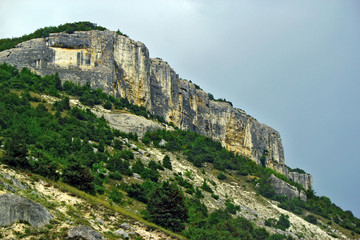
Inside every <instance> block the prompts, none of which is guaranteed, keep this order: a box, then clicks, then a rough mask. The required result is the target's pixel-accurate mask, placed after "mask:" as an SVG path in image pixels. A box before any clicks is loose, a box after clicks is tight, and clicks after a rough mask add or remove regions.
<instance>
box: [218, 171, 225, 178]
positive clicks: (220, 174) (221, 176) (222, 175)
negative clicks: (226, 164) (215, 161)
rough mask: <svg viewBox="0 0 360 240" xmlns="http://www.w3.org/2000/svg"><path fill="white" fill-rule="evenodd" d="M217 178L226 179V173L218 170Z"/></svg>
mask: <svg viewBox="0 0 360 240" xmlns="http://www.w3.org/2000/svg"><path fill="white" fill-rule="evenodd" d="M217 178H218V179H219V180H225V179H226V175H225V174H224V173H223V172H219V174H218V175H217Z"/></svg>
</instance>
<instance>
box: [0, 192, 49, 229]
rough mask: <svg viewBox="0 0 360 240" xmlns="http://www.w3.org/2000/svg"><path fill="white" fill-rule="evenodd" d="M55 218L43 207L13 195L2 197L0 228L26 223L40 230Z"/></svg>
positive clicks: (0, 196)
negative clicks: (16, 223)
mask: <svg viewBox="0 0 360 240" xmlns="http://www.w3.org/2000/svg"><path fill="white" fill-rule="evenodd" d="M53 218H54V217H53V216H52V215H51V214H50V212H49V211H48V210H47V209H46V208H45V207H44V206H42V205H40V204H38V203H35V202H33V201H31V200H29V199H27V198H24V197H20V196H18V195H15V194H12V193H5V194H3V195H0V226H9V225H12V224H13V223H15V222H17V221H26V222H28V223H29V224H30V225H31V226H33V227H36V228H39V227H42V226H45V225H47V224H49V223H50V221H51V220H52V219H53Z"/></svg>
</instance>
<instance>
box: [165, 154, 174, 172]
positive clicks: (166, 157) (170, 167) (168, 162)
mask: <svg viewBox="0 0 360 240" xmlns="http://www.w3.org/2000/svg"><path fill="white" fill-rule="evenodd" d="M163 166H164V168H167V169H170V170H172V165H171V160H170V157H169V156H168V155H165V157H164V159H163Z"/></svg>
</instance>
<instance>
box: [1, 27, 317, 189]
mask: <svg viewBox="0 0 360 240" xmlns="http://www.w3.org/2000/svg"><path fill="white" fill-rule="evenodd" d="M0 62H7V63H10V64H13V65H16V66H17V67H18V68H22V67H28V68H30V69H32V70H33V71H36V72H37V73H39V74H41V75H46V74H53V73H55V72H58V73H59V76H60V78H61V79H62V80H63V81H65V80H70V81H73V82H76V83H80V84H85V83H86V82H89V83H90V84H91V86H92V87H93V88H101V89H103V90H104V91H105V92H107V93H110V94H113V95H114V96H117V97H124V98H127V99H129V101H130V102H132V103H134V104H137V105H140V106H145V107H146V108H147V109H148V110H149V111H150V112H151V113H152V114H155V115H159V116H162V117H164V118H165V119H166V120H167V121H168V122H169V123H173V124H174V125H175V126H177V127H179V128H181V129H188V130H192V131H196V132H198V133H200V134H202V135H205V136H207V137H210V138H213V139H214V140H217V141H219V142H221V144H222V145H223V146H224V147H226V148H227V149H228V150H230V151H234V152H236V153H240V154H242V155H244V156H246V157H249V158H251V159H253V160H254V161H256V162H257V163H258V164H260V163H261V160H262V161H263V163H264V164H265V165H266V166H268V167H270V168H273V169H275V170H276V171H278V172H280V173H283V174H285V175H288V176H291V177H292V179H293V180H294V181H300V182H301V184H303V185H304V186H307V187H308V186H311V181H310V180H309V177H308V176H307V175H304V176H301V175H299V176H295V175H296V174H295V175H294V174H292V173H289V172H288V171H287V168H286V166H285V162H284V151H283V147H282V143H281V138H280V134H279V133H278V132H277V131H275V130H274V129H272V128H271V127H268V126H266V125H264V124H261V123H259V122H258V121H257V120H256V119H254V118H253V117H251V116H249V115H247V114H246V113H245V112H244V111H242V110H240V109H236V108H233V107H232V106H231V105H230V104H229V103H226V102H217V101H213V100H209V97H208V94H207V93H206V92H204V91H202V90H201V89H197V88H196V87H195V85H194V84H193V83H191V82H189V81H187V80H183V79H180V78H179V76H178V75H177V74H176V72H175V71H174V70H173V69H172V68H171V67H170V66H169V64H168V63H166V62H165V61H163V60H161V59H159V58H155V59H152V58H150V57H149V51H148V49H147V48H146V46H145V45H144V44H143V43H141V42H136V41H134V40H131V39H130V38H128V37H125V36H120V35H118V34H116V33H115V32H111V31H88V32H75V33H73V34H66V33H56V34H51V35H50V36H49V37H48V38H46V39H43V38H42V39H34V40H30V41H27V42H24V43H21V44H19V45H18V46H17V47H16V48H14V49H10V50H6V51H3V52H0Z"/></svg>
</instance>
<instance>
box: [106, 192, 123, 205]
mask: <svg viewBox="0 0 360 240" xmlns="http://www.w3.org/2000/svg"><path fill="white" fill-rule="evenodd" d="M109 198H110V199H111V200H113V202H114V203H118V204H119V203H121V200H122V198H123V194H122V193H121V192H119V190H117V189H116V188H113V189H112V191H111V193H110V195H109Z"/></svg>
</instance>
